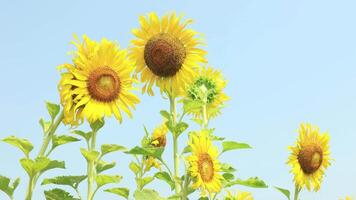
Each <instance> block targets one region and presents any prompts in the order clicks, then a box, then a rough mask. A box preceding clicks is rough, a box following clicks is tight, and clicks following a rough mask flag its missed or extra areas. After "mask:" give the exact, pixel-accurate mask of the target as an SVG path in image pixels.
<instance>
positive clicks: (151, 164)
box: [144, 156, 161, 172]
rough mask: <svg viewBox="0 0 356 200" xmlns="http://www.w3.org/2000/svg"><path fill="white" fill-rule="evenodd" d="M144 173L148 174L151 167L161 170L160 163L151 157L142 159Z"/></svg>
mask: <svg viewBox="0 0 356 200" xmlns="http://www.w3.org/2000/svg"><path fill="white" fill-rule="evenodd" d="M144 166H145V167H144V171H145V172H148V171H150V170H151V169H152V167H154V168H156V169H158V170H161V163H160V162H159V161H158V160H157V159H156V158H154V157H152V156H146V157H144Z"/></svg>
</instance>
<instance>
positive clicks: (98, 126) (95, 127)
mask: <svg viewBox="0 0 356 200" xmlns="http://www.w3.org/2000/svg"><path fill="white" fill-rule="evenodd" d="M104 124H105V121H104V119H99V120H96V121H95V122H93V123H90V128H91V129H92V130H93V132H98V130H100V129H101V128H102V127H103V126H104Z"/></svg>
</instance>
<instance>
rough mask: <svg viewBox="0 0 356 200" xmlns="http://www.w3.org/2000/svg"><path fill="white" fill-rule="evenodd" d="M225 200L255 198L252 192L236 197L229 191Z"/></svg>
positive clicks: (249, 199)
mask: <svg viewBox="0 0 356 200" xmlns="http://www.w3.org/2000/svg"><path fill="white" fill-rule="evenodd" d="M225 200H253V196H252V194H251V193H250V192H237V193H236V195H234V194H232V193H231V192H230V191H228V192H227V196H226V198H225Z"/></svg>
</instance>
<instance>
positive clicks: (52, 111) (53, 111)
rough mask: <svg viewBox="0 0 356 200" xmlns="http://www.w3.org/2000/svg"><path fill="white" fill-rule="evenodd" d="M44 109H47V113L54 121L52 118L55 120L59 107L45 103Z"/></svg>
mask: <svg viewBox="0 0 356 200" xmlns="http://www.w3.org/2000/svg"><path fill="white" fill-rule="evenodd" d="M46 107H47V110H48V113H49V115H50V116H51V118H52V120H54V118H56V116H57V115H58V113H59V110H60V106H59V105H58V104H55V103H51V102H48V101H47V102H46Z"/></svg>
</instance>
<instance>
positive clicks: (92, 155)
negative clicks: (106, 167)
mask: <svg viewBox="0 0 356 200" xmlns="http://www.w3.org/2000/svg"><path fill="white" fill-rule="evenodd" d="M80 152H81V153H82V155H83V156H84V158H85V159H86V160H87V161H88V162H91V161H96V160H97V159H98V157H99V155H100V153H99V152H98V151H88V150H86V149H83V148H80Z"/></svg>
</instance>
